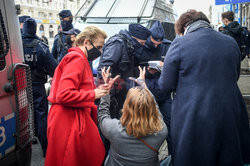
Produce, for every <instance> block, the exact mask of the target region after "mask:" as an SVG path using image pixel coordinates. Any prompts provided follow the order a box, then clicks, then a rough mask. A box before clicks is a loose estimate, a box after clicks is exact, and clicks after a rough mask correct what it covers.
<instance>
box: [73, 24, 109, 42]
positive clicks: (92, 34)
mask: <svg viewBox="0 0 250 166" xmlns="http://www.w3.org/2000/svg"><path fill="white" fill-rule="evenodd" d="M98 36H102V37H103V38H104V39H106V38H107V34H106V32H105V31H103V30H102V29H100V28H98V27H96V26H87V27H85V28H84V29H83V31H82V32H81V33H80V34H79V35H77V37H76V40H75V45H76V46H82V45H83V42H84V41H85V39H89V40H90V41H91V42H95V40H96V39H97V38H98Z"/></svg>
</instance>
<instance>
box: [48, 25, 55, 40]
mask: <svg viewBox="0 0 250 166" xmlns="http://www.w3.org/2000/svg"><path fill="white" fill-rule="evenodd" d="M53 37H54V31H53V25H50V26H49V38H53Z"/></svg>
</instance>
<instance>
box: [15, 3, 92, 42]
mask: <svg viewBox="0 0 250 166" xmlns="http://www.w3.org/2000/svg"><path fill="white" fill-rule="evenodd" d="M85 1H87V2H89V3H90V1H91V0H15V4H20V7H21V8H20V9H21V14H20V16H22V15H28V16H30V17H32V18H34V19H35V20H36V22H37V35H38V36H39V37H41V35H42V34H44V35H45V36H46V37H47V38H48V39H49V40H52V39H53V38H54V36H55V35H56V34H57V33H58V30H59V29H60V20H59V15H58V13H59V12H60V11H61V10H63V9H67V10H71V12H72V14H73V16H74V15H75V14H76V13H77V11H78V9H79V8H80V7H81V6H82V4H83V3H85Z"/></svg>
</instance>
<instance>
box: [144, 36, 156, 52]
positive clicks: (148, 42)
mask: <svg viewBox="0 0 250 166" xmlns="http://www.w3.org/2000/svg"><path fill="white" fill-rule="evenodd" d="M146 45H147V47H148V48H149V49H151V50H155V49H156V48H157V47H155V44H154V43H153V42H152V41H151V39H150V38H149V39H148V40H147V41H146Z"/></svg>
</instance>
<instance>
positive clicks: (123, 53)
mask: <svg viewBox="0 0 250 166" xmlns="http://www.w3.org/2000/svg"><path fill="white" fill-rule="evenodd" d="M122 36H123V37H122ZM124 39H126V40H127V42H129V45H130V46H131V47H129V48H127V43H126V41H124ZM138 48H139V45H138V43H136V41H135V39H132V37H131V36H130V34H129V32H128V31H127V30H121V31H120V32H119V34H118V35H114V36H112V37H111V38H109V40H108V41H107V42H106V43H105V45H104V47H103V53H102V55H101V57H100V62H99V66H98V68H97V74H98V77H99V78H101V69H102V68H103V67H104V66H111V73H112V76H116V75H118V74H120V75H121V77H122V78H127V77H129V76H132V77H133V69H132V68H131V67H134V66H135V65H134V64H135V61H134V58H135V57H134V55H135V51H136V50H137V49H138ZM140 48H142V47H140Z"/></svg>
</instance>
